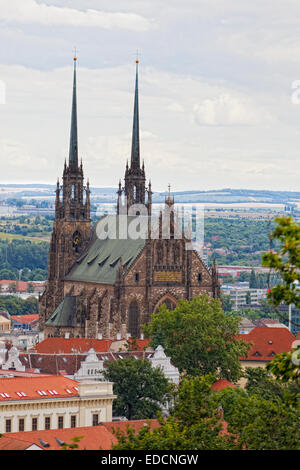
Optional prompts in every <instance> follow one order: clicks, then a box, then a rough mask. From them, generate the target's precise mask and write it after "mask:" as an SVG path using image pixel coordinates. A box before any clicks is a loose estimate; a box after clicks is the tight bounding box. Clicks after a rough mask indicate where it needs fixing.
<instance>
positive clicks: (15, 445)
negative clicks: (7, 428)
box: [0, 436, 42, 450]
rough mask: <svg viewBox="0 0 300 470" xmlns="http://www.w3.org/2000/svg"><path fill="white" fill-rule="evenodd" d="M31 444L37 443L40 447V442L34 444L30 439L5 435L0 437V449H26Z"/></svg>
mask: <svg viewBox="0 0 300 470" xmlns="http://www.w3.org/2000/svg"><path fill="white" fill-rule="evenodd" d="M32 445H34V446H36V445H38V446H39V447H40V448H41V449H42V446H41V444H35V443H34V442H32V441H26V440H24V439H18V438H16V437H7V436H2V437H1V438H0V450H27V449H28V448H29V447H31V446H32ZM36 450H38V449H36Z"/></svg>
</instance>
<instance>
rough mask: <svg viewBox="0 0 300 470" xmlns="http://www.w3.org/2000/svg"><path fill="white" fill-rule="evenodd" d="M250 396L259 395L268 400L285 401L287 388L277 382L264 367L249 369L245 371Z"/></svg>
mask: <svg viewBox="0 0 300 470" xmlns="http://www.w3.org/2000/svg"><path fill="white" fill-rule="evenodd" d="M245 377H246V379H247V384H246V387H245V389H246V390H247V392H249V394H250V395H251V394H257V395H259V396H260V397H261V398H265V399H266V400H272V399H276V400H277V399H278V398H279V399H280V400H282V401H284V395H285V388H284V387H283V386H282V384H280V383H279V382H278V380H275V379H274V378H273V377H272V376H271V374H270V373H268V371H267V370H266V369H265V368H263V367H247V368H246V370H245Z"/></svg>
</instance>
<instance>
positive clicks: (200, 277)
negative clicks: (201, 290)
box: [198, 273, 202, 282]
mask: <svg viewBox="0 0 300 470" xmlns="http://www.w3.org/2000/svg"><path fill="white" fill-rule="evenodd" d="M198 282H202V273H198Z"/></svg>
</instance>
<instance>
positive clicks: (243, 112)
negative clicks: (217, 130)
mask: <svg viewBox="0 0 300 470" xmlns="http://www.w3.org/2000/svg"><path fill="white" fill-rule="evenodd" d="M193 117H194V120H195V122H196V123H197V124H199V125H200V126H240V125H241V126H244V125H250V126H251V125H258V124H261V123H263V122H264V123H265V122H266V119H268V118H269V116H268V113H267V112H266V111H264V110H262V109H260V108H259V107H256V106H255V105H254V104H253V103H251V100H250V99H249V98H247V97H245V96H244V97H237V96H233V95H232V94H229V93H223V94H220V95H218V96H216V97H214V98H209V99H204V100H203V101H202V102H200V103H197V104H195V105H194V108H193Z"/></svg>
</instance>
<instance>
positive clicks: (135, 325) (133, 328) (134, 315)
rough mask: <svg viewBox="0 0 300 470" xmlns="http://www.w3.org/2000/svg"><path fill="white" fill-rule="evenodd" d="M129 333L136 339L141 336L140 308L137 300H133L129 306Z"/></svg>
mask: <svg viewBox="0 0 300 470" xmlns="http://www.w3.org/2000/svg"><path fill="white" fill-rule="evenodd" d="M128 332H129V333H130V334H131V336H133V337H134V338H137V337H138V336H139V307H138V303H137V301H136V300H133V301H132V302H131V303H130V305H129V314H128Z"/></svg>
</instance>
